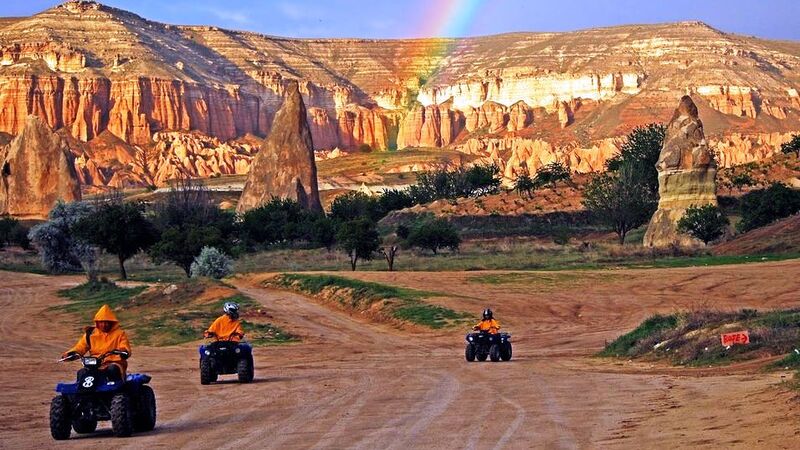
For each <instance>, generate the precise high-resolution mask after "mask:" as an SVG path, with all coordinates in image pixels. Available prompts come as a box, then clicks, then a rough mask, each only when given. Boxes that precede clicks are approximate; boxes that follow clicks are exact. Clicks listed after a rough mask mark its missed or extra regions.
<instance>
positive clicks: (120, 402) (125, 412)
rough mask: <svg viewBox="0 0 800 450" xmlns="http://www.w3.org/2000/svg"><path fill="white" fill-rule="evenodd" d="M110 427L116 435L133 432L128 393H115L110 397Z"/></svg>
mask: <svg viewBox="0 0 800 450" xmlns="http://www.w3.org/2000/svg"><path fill="white" fill-rule="evenodd" d="M111 429H112V430H113V431H114V435H115V436H117V437H128V436H130V435H131V434H133V408H132V407H131V399H130V398H129V397H128V394H116V395H114V397H113V398H112V399H111Z"/></svg>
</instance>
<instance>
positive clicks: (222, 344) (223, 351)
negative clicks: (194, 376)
mask: <svg viewBox="0 0 800 450" xmlns="http://www.w3.org/2000/svg"><path fill="white" fill-rule="evenodd" d="M207 337H213V336H207ZM229 338H230V336H229ZM198 351H199V353H200V384H210V383H212V382H214V381H217V377H219V376H220V375H226V374H234V373H235V374H237V375H238V376H239V382H240V383H249V382H251V381H253V377H254V375H255V369H254V367H253V347H251V346H250V344H248V343H247V342H234V341H230V340H218V341H215V342H212V343H210V344H204V345H201V346H200V348H199V349H198Z"/></svg>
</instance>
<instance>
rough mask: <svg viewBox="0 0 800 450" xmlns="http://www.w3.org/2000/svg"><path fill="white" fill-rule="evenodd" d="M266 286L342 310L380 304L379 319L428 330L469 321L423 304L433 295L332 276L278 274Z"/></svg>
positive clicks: (442, 309) (363, 309)
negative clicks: (319, 300)
mask: <svg viewBox="0 0 800 450" xmlns="http://www.w3.org/2000/svg"><path fill="white" fill-rule="evenodd" d="M267 283H268V284H270V285H273V286H277V287H282V288H286V289H291V290H295V291H300V292H303V293H305V294H310V295H312V296H315V297H317V298H321V299H323V300H333V301H334V302H335V303H337V304H338V305H340V306H341V307H343V308H345V309H350V310H356V311H367V310H368V309H371V308H372V307H373V304H375V303H377V302H381V305H380V307H379V315H386V316H388V317H390V318H392V319H396V320H401V321H404V322H409V323H413V324H416V325H421V326H424V327H428V328H434V329H439V328H445V327H449V326H455V325H458V324H461V323H462V322H464V320H465V319H467V318H468V317H470V316H469V315H468V314H465V313H459V312H456V311H453V310H452V309H449V308H445V307H442V306H438V305H431V304H429V303H426V302H424V301H423V300H424V299H425V298H429V297H438V296H441V295H442V294H438V293H436V292H426V291H419V290H416V289H409V288H403V287H397V286H390V285H386V284H382V283H375V282H370V281H361V280H355V279H352V278H345V277H340V276H336V275H316V274H313V275H312V274H282V275H280V276H278V277H276V278H274V279H272V280H270V281H268V282H267Z"/></svg>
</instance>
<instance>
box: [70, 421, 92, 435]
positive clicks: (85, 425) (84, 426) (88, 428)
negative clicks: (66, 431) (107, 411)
mask: <svg viewBox="0 0 800 450" xmlns="http://www.w3.org/2000/svg"><path fill="white" fill-rule="evenodd" d="M72 429H73V430H75V432H76V433H79V434H87V433H94V431H95V430H96V429H97V419H85V418H83V417H78V418H75V419H72Z"/></svg>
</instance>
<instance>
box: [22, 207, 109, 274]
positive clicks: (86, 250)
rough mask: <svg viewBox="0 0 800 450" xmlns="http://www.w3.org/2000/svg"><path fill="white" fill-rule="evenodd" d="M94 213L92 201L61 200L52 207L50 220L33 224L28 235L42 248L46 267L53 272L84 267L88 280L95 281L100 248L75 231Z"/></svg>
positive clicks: (43, 262) (63, 271)
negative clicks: (96, 247)
mask: <svg viewBox="0 0 800 450" xmlns="http://www.w3.org/2000/svg"><path fill="white" fill-rule="evenodd" d="M93 213H94V207H93V206H92V205H90V204H89V203H85V202H72V203H64V202H63V201H58V202H57V203H56V205H55V206H53V209H52V210H50V214H49V215H48V216H47V217H48V221H47V222H44V223H41V224H39V225H36V226H35V227H33V228H31V231H30V232H29V233H28V237H29V238H30V240H31V242H32V243H33V244H34V245H35V246H36V247H37V248H38V249H39V252H40V254H41V257H42V265H43V266H44V267H45V269H47V270H48V271H49V272H51V273H65V272H72V271H78V270H81V269H83V270H84V271H85V272H86V275H87V278H88V279H89V281H94V279H95V278H96V270H97V268H96V264H97V251H96V249H95V248H94V247H93V246H92V245H91V244H89V243H88V242H86V241H84V240H82V239H80V238H79V237H77V236H75V234H74V232H73V227H74V226H75V224H76V223H78V221H80V220H81V219H83V218H84V217H88V216H89V215H91V214H93Z"/></svg>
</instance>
